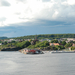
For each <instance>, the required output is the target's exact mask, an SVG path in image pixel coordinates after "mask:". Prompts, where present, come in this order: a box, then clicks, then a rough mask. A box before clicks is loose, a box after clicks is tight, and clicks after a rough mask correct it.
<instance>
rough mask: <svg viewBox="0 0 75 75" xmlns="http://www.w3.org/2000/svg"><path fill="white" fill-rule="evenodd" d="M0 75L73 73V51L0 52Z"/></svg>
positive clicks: (69, 74)
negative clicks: (28, 53) (53, 52)
mask: <svg viewBox="0 0 75 75" xmlns="http://www.w3.org/2000/svg"><path fill="white" fill-rule="evenodd" d="M0 75H75V53H62V54H50V53H45V54H39V55H25V54H22V53H20V52H0Z"/></svg>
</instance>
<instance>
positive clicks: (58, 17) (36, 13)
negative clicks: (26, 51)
mask: <svg viewBox="0 0 75 75" xmlns="http://www.w3.org/2000/svg"><path fill="white" fill-rule="evenodd" d="M67 33H73V34H74V33H75V0H0V37H2V36H6V37H20V36H27V35H36V34H37V35H38V34H67Z"/></svg>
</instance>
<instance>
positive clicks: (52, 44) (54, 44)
mask: <svg viewBox="0 0 75 75" xmlns="http://www.w3.org/2000/svg"><path fill="white" fill-rule="evenodd" d="M49 45H50V46H56V45H58V46H59V45H62V44H61V43H49Z"/></svg>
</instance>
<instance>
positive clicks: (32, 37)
mask: <svg viewBox="0 0 75 75" xmlns="http://www.w3.org/2000/svg"><path fill="white" fill-rule="evenodd" d="M36 37H37V39H59V38H75V34H40V35H29V36H23V37H16V38H15V39H34V38H36Z"/></svg>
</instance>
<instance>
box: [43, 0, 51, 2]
mask: <svg viewBox="0 0 75 75" xmlns="http://www.w3.org/2000/svg"><path fill="white" fill-rule="evenodd" d="M42 1H43V2H49V1H50V0H42Z"/></svg>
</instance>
